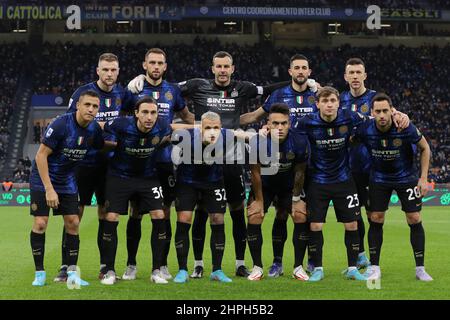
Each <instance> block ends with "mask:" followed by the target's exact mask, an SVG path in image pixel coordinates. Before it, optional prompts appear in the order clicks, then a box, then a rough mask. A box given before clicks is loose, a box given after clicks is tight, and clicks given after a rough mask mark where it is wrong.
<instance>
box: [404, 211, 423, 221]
mask: <svg viewBox="0 0 450 320" xmlns="http://www.w3.org/2000/svg"><path fill="white" fill-rule="evenodd" d="M406 221H407V222H408V224H416V223H419V222H420V221H421V219H420V213H419V212H413V213H407V214H406Z"/></svg>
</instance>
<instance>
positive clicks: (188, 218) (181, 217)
mask: <svg viewBox="0 0 450 320" xmlns="http://www.w3.org/2000/svg"><path fill="white" fill-rule="evenodd" d="M177 221H178V222H182V223H189V224H191V222H192V212H190V213H189V212H179V213H178V217H177Z"/></svg>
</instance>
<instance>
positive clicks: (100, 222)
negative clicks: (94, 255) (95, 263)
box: [97, 219, 105, 265]
mask: <svg viewBox="0 0 450 320" xmlns="http://www.w3.org/2000/svg"><path fill="white" fill-rule="evenodd" d="M104 225H105V220H101V219H99V220H98V231H97V246H98V252H99V253H100V264H102V265H104V264H105V253H104V252H103V251H104V250H103V248H102V234H103V226H104Z"/></svg>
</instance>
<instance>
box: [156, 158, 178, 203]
mask: <svg viewBox="0 0 450 320" xmlns="http://www.w3.org/2000/svg"><path fill="white" fill-rule="evenodd" d="M157 171H158V179H159V182H160V183H161V187H162V191H163V196H164V206H166V207H169V208H170V206H171V205H172V202H173V201H175V197H176V189H175V185H176V178H175V172H174V169H173V164H172V163H158V164H157Z"/></svg>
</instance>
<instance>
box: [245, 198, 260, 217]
mask: <svg viewBox="0 0 450 320" xmlns="http://www.w3.org/2000/svg"><path fill="white" fill-rule="evenodd" d="M247 215H248V216H249V217H250V216H253V215H259V216H260V217H264V205H263V203H262V201H257V200H255V201H253V202H252V203H250V204H249V205H248V207H247Z"/></svg>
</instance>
